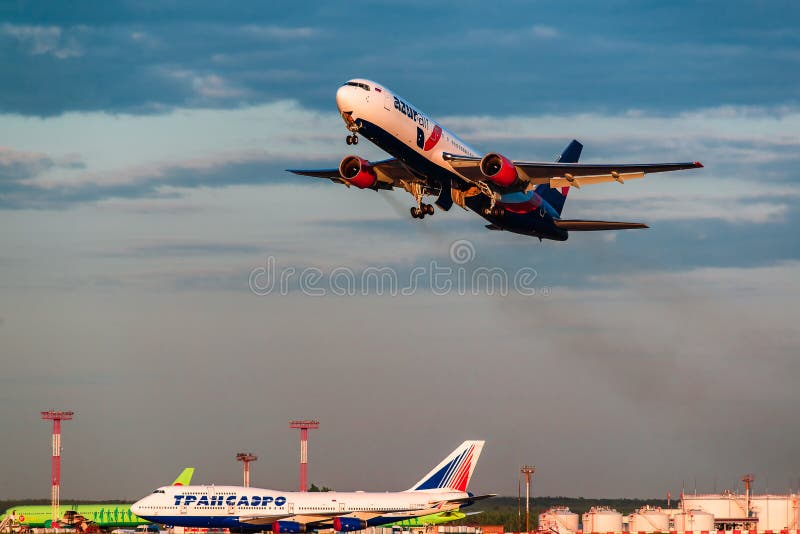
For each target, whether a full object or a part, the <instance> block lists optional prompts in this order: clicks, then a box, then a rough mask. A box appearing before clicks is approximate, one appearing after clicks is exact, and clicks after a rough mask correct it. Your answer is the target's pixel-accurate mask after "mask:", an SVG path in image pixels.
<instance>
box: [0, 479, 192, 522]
mask: <svg viewBox="0 0 800 534" xmlns="http://www.w3.org/2000/svg"><path fill="white" fill-rule="evenodd" d="M192 475H194V467H187V468H186V469H184V470H183V471H182V472H181V474H180V475H179V476H178V478H176V479H175V482H173V483H172V485H173V486H186V485H188V484H189V483H190V482H191V481H192ZM52 514H53V512H52V508H51V506H50V505H49V504H38V505H21V506H12V507H10V508H8V509H7V510H6V511H5V513H4V514H3V516H2V517H0V520H4V519H5V518H7V517H9V518H10V519H11V520H12V522H13V523H14V524H15V525H24V526H27V527H30V528H50V527H51V526H52V521H53V517H52ZM58 515H59V517H60V518H61V522H62V523H63V524H74V523H81V522H83V521H84V520H85V521H91V522H92V523H96V524H97V526H98V527H100V528H101V529H104V530H105V529H112V528H125V527H136V526H138V525H148V524H150V521H146V520H144V519H142V518H141V517H139V516H137V515H136V514H134V513H133V512H131V504H130V503H123V502H111V503H104V504H88V503H68V504H62V505H61V506H60V507H59V511H58Z"/></svg>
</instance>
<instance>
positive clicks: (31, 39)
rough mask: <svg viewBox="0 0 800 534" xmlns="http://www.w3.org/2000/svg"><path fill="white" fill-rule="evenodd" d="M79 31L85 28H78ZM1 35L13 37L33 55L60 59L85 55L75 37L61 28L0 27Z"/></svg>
mask: <svg viewBox="0 0 800 534" xmlns="http://www.w3.org/2000/svg"><path fill="white" fill-rule="evenodd" d="M76 29H77V30H83V29H84V28H81V27H78V28H76ZM0 33H3V34H5V35H8V36H9V37H13V38H14V39H16V40H18V41H19V42H21V43H23V44H25V45H27V46H28V50H29V52H30V54H31V55H34V56H36V55H42V54H49V55H52V56H54V57H57V58H58V59H67V58H71V57H79V56H81V55H83V49H82V48H81V47H80V45H79V44H78V41H77V39H76V38H75V36H74V35H71V34H66V35H65V33H64V31H63V30H62V29H61V27H59V26H31V25H17V24H8V23H5V24H2V25H0Z"/></svg>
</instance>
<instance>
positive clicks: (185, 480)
mask: <svg viewBox="0 0 800 534" xmlns="http://www.w3.org/2000/svg"><path fill="white" fill-rule="evenodd" d="M193 475H194V467H187V468H185V469H184V470H183V471H181V474H180V475H178V478H176V479H175V482H173V483H172V485H173V486H188V485H189V484H191V482H192V476H193Z"/></svg>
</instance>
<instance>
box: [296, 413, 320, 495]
mask: <svg viewBox="0 0 800 534" xmlns="http://www.w3.org/2000/svg"><path fill="white" fill-rule="evenodd" d="M289 428H299V429H300V491H308V430H309V429H317V428H319V421H310V420H304V421H289Z"/></svg>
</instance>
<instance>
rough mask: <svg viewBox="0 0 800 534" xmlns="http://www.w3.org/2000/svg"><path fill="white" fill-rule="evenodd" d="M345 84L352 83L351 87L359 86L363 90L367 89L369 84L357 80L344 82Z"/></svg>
mask: <svg viewBox="0 0 800 534" xmlns="http://www.w3.org/2000/svg"><path fill="white" fill-rule="evenodd" d="M345 85H352V86H353V87H360V88H362V89H363V90H365V91H369V85H367V84H365V83H359V82H345Z"/></svg>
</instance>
